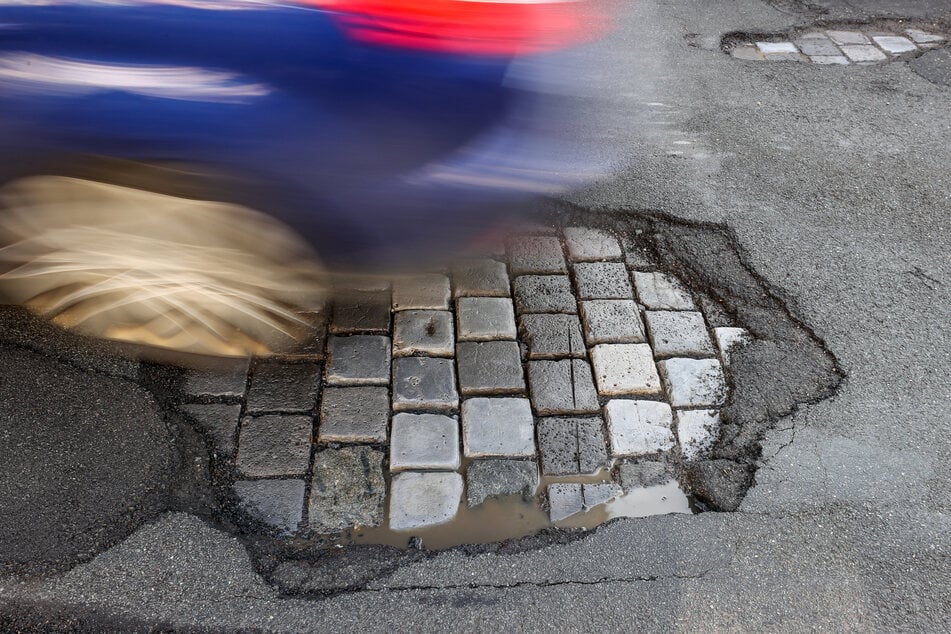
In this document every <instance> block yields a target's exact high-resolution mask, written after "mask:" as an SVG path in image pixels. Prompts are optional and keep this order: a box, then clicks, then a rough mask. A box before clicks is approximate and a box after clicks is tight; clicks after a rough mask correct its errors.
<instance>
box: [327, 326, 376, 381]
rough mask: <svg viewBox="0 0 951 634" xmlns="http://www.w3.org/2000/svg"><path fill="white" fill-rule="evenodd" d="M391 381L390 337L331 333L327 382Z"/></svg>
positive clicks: (328, 349) (328, 348)
mask: <svg viewBox="0 0 951 634" xmlns="http://www.w3.org/2000/svg"><path fill="white" fill-rule="evenodd" d="M389 382H390V338H389V337H378V336H372V335H355V336H352V337H330V338H329V342H328V346H327V383H329V384H330V385H386V384H388V383H389Z"/></svg>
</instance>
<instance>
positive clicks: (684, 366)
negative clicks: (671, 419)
mask: <svg viewBox="0 0 951 634" xmlns="http://www.w3.org/2000/svg"><path fill="white" fill-rule="evenodd" d="M658 365H659V366H660V373H661V376H662V377H663V378H664V383H666V385H667V390H668V396H669V398H670V404H671V405H672V406H673V407H706V406H712V405H720V404H721V403H723V401H724V399H725V398H726V382H725V380H724V378H723V368H722V367H721V366H720V362H719V361H718V360H717V359H667V360H666V361H661V362H660V363H658Z"/></svg>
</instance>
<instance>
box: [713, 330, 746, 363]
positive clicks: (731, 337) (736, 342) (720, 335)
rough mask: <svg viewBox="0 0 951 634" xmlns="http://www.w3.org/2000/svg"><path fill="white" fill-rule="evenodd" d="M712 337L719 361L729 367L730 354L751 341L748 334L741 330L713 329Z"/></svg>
mask: <svg viewBox="0 0 951 634" xmlns="http://www.w3.org/2000/svg"><path fill="white" fill-rule="evenodd" d="M713 337H714V339H716V342H717V349H718V350H719V351H720V360H721V361H722V362H723V365H726V366H728V365H730V352H731V351H732V350H735V349H736V348H741V347H743V346H745V345H747V344H748V343H750V342H751V341H752V338H751V337H750V334H749V333H748V332H746V330H744V329H743V328H731V327H726V326H724V327H721V328H714V329H713Z"/></svg>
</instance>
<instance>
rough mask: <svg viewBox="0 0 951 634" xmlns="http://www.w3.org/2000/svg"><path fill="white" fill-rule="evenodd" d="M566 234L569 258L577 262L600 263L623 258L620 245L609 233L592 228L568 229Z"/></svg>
mask: <svg viewBox="0 0 951 634" xmlns="http://www.w3.org/2000/svg"><path fill="white" fill-rule="evenodd" d="M564 233H565V245H566V246H567V247H568V257H569V258H570V259H571V260H573V261H575V262H600V261H602V260H617V259H619V258H620V257H621V245H620V243H618V240H617V238H615V237H614V236H613V235H611V234H610V233H608V232H607V231H603V230H601V229H592V228H590V227H567V228H566V229H565V231H564Z"/></svg>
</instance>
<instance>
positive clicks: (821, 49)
mask: <svg viewBox="0 0 951 634" xmlns="http://www.w3.org/2000/svg"><path fill="white" fill-rule="evenodd" d="M796 46H798V47H799V50H800V51H802V52H803V53H804V54H806V55H809V56H810V57H812V56H815V55H841V52H840V51H839V47H837V46H836V45H835V44H833V43H832V41H831V40H830V39H829V38H828V37H826V36H825V35H823V34H822V33H810V34H809V37H805V36H803V37H801V38H799V39H797V40H796Z"/></svg>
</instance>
